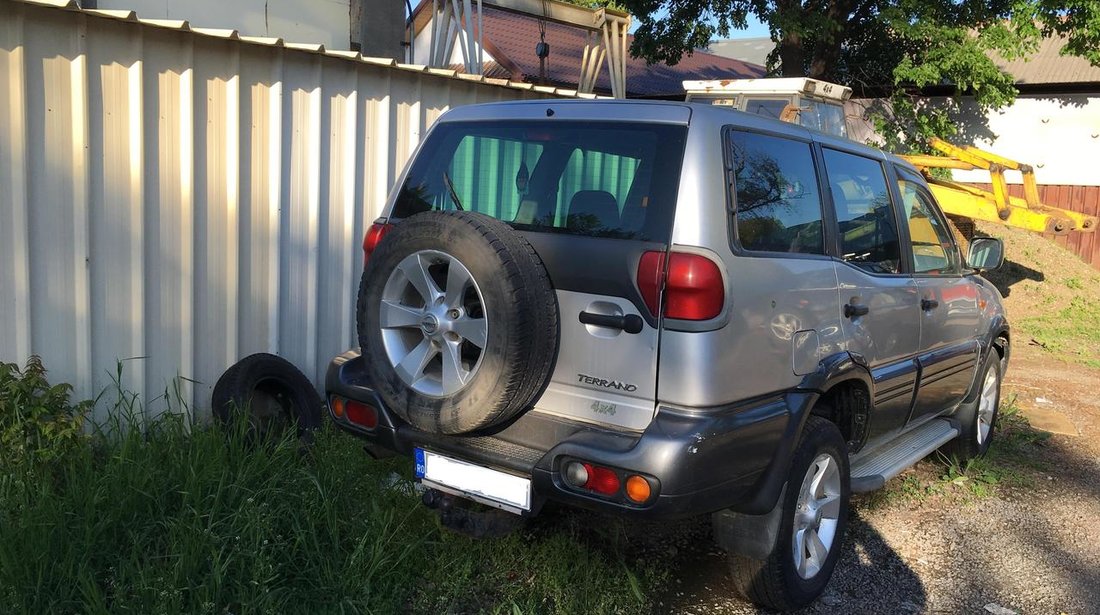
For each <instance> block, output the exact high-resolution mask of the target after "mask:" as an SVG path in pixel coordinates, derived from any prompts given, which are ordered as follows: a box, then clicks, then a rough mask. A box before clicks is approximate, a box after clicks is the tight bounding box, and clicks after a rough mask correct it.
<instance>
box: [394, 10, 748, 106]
mask: <svg viewBox="0 0 1100 615" xmlns="http://www.w3.org/2000/svg"><path fill="white" fill-rule="evenodd" d="M475 10H476V9H475ZM484 10H485V14H484V16H483V20H484V28H485V36H484V39H485V51H486V53H487V54H489V55H492V56H493V58H494V59H495V60H496V61H497V63H498V64H499V66H498V67H494V68H495V69H496V70H500V69H501V68H504V69H507V70H511V75H510V78H511V79H513V80H516V81H528V82H532V83H537V82H538V79H539V59H538V57H537V56H536V55H535V44H536V43H538V42H539V19H538V18H537V17H535V16H527V15H520V14H517V13H512V12H509V11H503V10H500V9H497V8H494V7H488V6H487V7H485V9H484ZM415 12H416V13H418V15H416V17H417V19H416V22H417V24H418V25H419V24H424V23H425V22H427V19H424V16H422V15H421V14H420V13H427V14H429V15H430V13H431V3H430V2H424V3H422V4H421V5H420V6H419V7H417V9H416V11H415ZM421 27H423V26H421ZM418 29H419V28H418ZM587 34H588V31H587V30H584V29H582V28H574V27H570V26H566V25H563V24H558V23H555V22H549V21H548V22H547V23H546V42H547V43H549V44H550V57H548V58H547V64H546V74H547V82H548V83H547V84H548V85H555V86H559V87H572V88H575V87H577V82H578V81H579V80H580V67H581V57H582V56H583V55H584V44H585V40H586V38H587ZM633 38H634V37H632V36H628V39H627V49H628V52H627V59H626V90H627V95H628V96H629V97H631V98H635V97H641V98H645V97H649V98H657V97H676V96H680V97H682V96H683V94H684V87H683V84H682V83H681V82H682V81H684V80H685V79H744V78H755V77H763V76H764V72H765V71H764V67H762V66H759V65H757V64H750V63H748V62H744V61H741V60H735V59H732V58H723V57H720V56H716V55H712V54H709V53H704V52H701V51H696V52H695V53H694V54H693V55H685V56H684V57H683V58H682V59H681V60H680V63H679V64H677V65H675V66H668V65H665V64H654V65H651V66H647V65H646V63H645V60H640V59H635V58H632V57H630V55H629V48H630V44H631V42H632V41H633ZM487 63H488V62H487ZM596 92H597V93H600V94H610V92H611V82H610V79H609V77H608V73H607V61H606V60H605V61H604V64H603V67H602V70H601V71H600V76H599V78H598V79H597V80H596Z"/></svg>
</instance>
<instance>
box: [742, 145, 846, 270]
mask: <svg viewBox="0 0 1100 615" xmlns="http://www.w3.org/2000/svg"><path fill="white" fill-rule="evenodd" d="M729 147H730V152H731V155H730V162H731V164H732V166H733V170H734V174H735V175H734V188H735V190H736V202H735V207H736V210H735V211H736V213H735V214H734V216H735V218H736V222H735V226H736V229H737V239H738V242H739V243H740V244H741V247H742V248H744V249H746V250H755V251H760V252H794V253H802V254H824V253H825V241H824V238H823V236H822V223H821V194H820V192H819V190H818V186H817V172H816V171H815V169H814V159H813V151H812V150H811V148H810V144H809V143H803V142H801V141H793V140H791V139H783V138H780V137H772V136H767V135H761V134H756V133H751V132H741V131H733V132H731V133H730V144H729Z"/></svg>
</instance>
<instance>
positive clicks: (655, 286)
mask: <svg viewBox="0 0 1100 615" xmlns="http://www.w3.org/2000/svg"><path fill="white" fill-rule="evenodd" d="M664 279H665V253H664V252H645V253H643V254H642V260H640V261H639V262H638V290H639V291H641V293H642V301H645V306H646V307H647V308H649V313H650V314H653V315H654V316H656V315H657V308H658V306H659V305H660V302H661V285H662V284H663V283H664Z"/></svg>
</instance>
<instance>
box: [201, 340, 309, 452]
mask: <svg viewBox="0 0 1100 615" xmlns="http://www.w3.org/2000/svg"><path fill="white" fill-rule="evenodd" d="M210 405H211V408H213V411H214V418H215V419H217V420H218V421H219V422H221V423H222V424H225V425H231V424H232V423H233V422H234V421H236V420H240V419H247V421H248V425H247V428H246V429H247V438H248V440H249V441H250V442H255V441H263V440H268V439H272V438H281V437H283V435H284V434H285V433H286V431H287V430H289V429H292V428H294V429H296V430H297V434H298V437H299V439H301V440H304V441H307V442H308V441H309V439H310V438H311V437H312V436H311V432H312V431H313V430H315V429H317V428H319V427H320V426H321V415H322V411H323V410H324V401H323V400H322V399H321V396H320V395H318V394H317V390H316V389H314V388H313V383H311V382H310V381H309V378H306V377H305V375H304V374H302V372H300V371H298V368H297V367H294V365H293V364H291V363H290V362H289V361H287V360H286V359H283V358H282V357H277V356H275V355H272V354H267V353H257V354H254V355H249V356H247V357H245V358H243V359H241V360H240V361H238V362H237V363H235V364H233V366H232V367H230V368H229V369H227V370H226V371H225V373H224V374H222V376H221V378H218V382H217V384H215V385H214V392H213V394H212V395H211V397H210Z"/></svg>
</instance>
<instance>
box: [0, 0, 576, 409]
mask: <svg viewBox="0 0 1100 615" xmlns="http://www.w3.org/2000/svg"><path fill="white" fill-rule="evenodd" d="M573 94H574V92H569V91H563V90H553V89H550V88H534V89H533V88H531V86H529V85H527V86H522V85H518V84H507V83H506V82H502V81H499V80H485V79H481V78H478V77H474V78H458V77H455V76H454V75H453V73H451V72H450V71H429V70H426V69H423V67H409V66H395V65H393V64H392V62H388V61H376V60H369V59H363V58H361V57H360V56H359V55H358V54H356V53H352V52H325V51H324V49H323V48H320V47H319V46H308V45H290V44H285V45H284V44H283V43H282V42H281V41H278V40H273V39H256V38H248V37H243V36H238V35H237V33H235V32H233V31H215V30H199V29H191V28H189V27H188V26H187V24H186V23H184V22H163V21H152V20H137V19H136V18H135V16H134V15H133V14H132V13H127V12H96V11H80V10H77V9H76V7H75V3H70V5H61V6H43V5H41V4H40V3H30V2H14V1H11V0H0V360H4V361H16V362H22V361H23V360H25V359H26V358H27V356H29V355H30V354H32V353H34V354H40V355H42V357H43V358H44V360H45V363H46V366H47V367H48V368H49V369H50V370H51V371H52V377H53V379H54V380H55V381H58V382H70V383H72V384H73V385H74V386H75V388H76V394H77V395H79V396H81V397H91V396H94V395H96V394H97V393H98V392H100V391H101V390H103V389H104V388H105V387H109V385H110V383H111V380H110V376H111V374H112V373H113V372H114V369H115V365H116V361H117V360H120V359H129V358H138V357H140V359H135V360H128V361H125V376H124V380H123V383H122V384H123V386H124V387H125V388H126V389H127V390H130V391H133V392H135V393H138V394H140V395H141V396H142V397H143V398H144V399H146V400H152V402H151V403H150V405H149V408H148V411H149V412H157V411H159V409H162V408H163V407H164V401H163V400H161V401H156V398H157V397H158V396H160V395H163V394H164V393H165V391H166V390H168V389H169V387H170V386H171V383H172V382H173V381H174V380H175V379H176V377H177V376H183V377H186V378H189V379H192V380H194V381H196V382H197V383H198V384H196V385H194V386H191V385H190V384H188V383H186V382H185V383H184V396H185V399H190V400H192V402H193V403H194V405H195V407H197V408H200V409H202V408H203V407H205V406H207V405H208V400H209V391H210V388H211V387H212V386H213V383H214V382H215V380H216V379H217V378H218V376H219V375H220V374H221V372H222V371H223V370H224V369H225V368H226V367H227V366H228V365H230V364H231V363H233V362H234V361H236V360H237V359H238V358H239V357H243V356H245V355H248V354H250V353H253V352H259V351H269V352H277V353H278V354H280V355H282V356H284V357H286V358H288V359H290V360H291V361H293V362H294V363H295V364H296V365H298V366H299V367H300V368H301V369H302V370H303V371H304V372H305V373H306V374H307V375H309V376H310V377H312V378H314V379H315V380H317V381H318V382H319V381H320V378H321V375H322V373H323V369H324V366H325V365H326V363H327V362H328V360H329V358H331V357H332V356H333V355H335V354H336V353H338V352H341V351H343V350H344V349H346V348H348V347H350V346H352V345H354V343H355V342H354V340H355V327H354V321H353V310H354V304H355V289H356V286H357V280H358V276H359V274H360V268H361V264H360V263H361V255H360V253H359V249H358V244H359V238H360V237H362V233H363V228H364V224H369V223H370V221H371V220H372V219H373V218H374V217H375V216H376V215H377V213H378V212H379V210H380V209H381V207H382V205H383V202H384V199H385V196H386V192H387V191H388V189H389V187H390V184H391V183H392V182H393V180H394V179H395V176H396V175H397V173H399V172H400V170H401V167H402V166H403V164H404V162H405V160H406V158H407V157H408V156H409V154H410V153H411V151H412V150H413V149H414V148H415V146H416V144H417V143H418V141H419V139H420V136H421V134H422V133H423V131H424V130H425V129H426V128H427V126H429V125H430V124H431V122H432V121H434V120H435V118H437V117H438V116H439V115H440V114H441V113H442V112H443V111H445V110H446V109H447V108H449V107H452V106H458V105H462V104H468V103H475V102H485V101H494V100H504V99H514V98H534V97H548V96H563V95H566V96H568V95H573Z"/></svg>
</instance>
